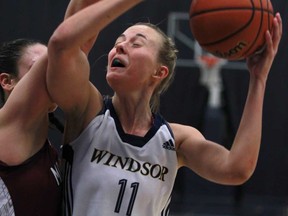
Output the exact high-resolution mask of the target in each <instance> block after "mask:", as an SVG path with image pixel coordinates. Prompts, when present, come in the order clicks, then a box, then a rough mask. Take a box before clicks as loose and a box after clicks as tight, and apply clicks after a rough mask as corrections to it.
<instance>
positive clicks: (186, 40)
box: [0, 0, 288, 216]
mask: <svg viewBox="0 0 288 216" xmlns="http://www.w3.org/2000/svg"><path fill="white" fill-rule="evenodd" d="M239 1H240V0H239ZM68 2H69V1H68V0H37V1H36V0H0V26H1V32H0V42H3V41H6V40H13V39H16V38H23V37H25V38H33V39H40V40H42V41H43V42H45V43H47V41H48V39H49V37H50V36H51V34H52V33H53V31H54V29H55V28H56V27H57V25H58V24H59V23H60V22H61V21H62V19H63V16H64V12H65V9H66V7H67V4H68ZM271 2H272V4H273V6H274V11H275V12H276V11H278V12H280V13H281V15H282V19H283V28H284V32H283V37H282V41H281V44H280V47H279V52H278V54H277V57H276V59H275V61H274V64H273V67H272V71H271V73H270V75H269V79H268V83H267V90H266V95H265V102H264V113H263V137H262V144H261V150H260V156H259V161H258V164H257V168H256V170H255V173H254V175H253V176H252V177H251V179H250V180H249V181H248V182H246V183H245V184H243V185H241V186H236V187H234V186H222V185H217V184H214V183H211V182H208V181H206V180H204V179H202V178H200V177H199V176H197V175H195V174H194V173H193V172H192V171H190V170H187V169H186V168H181V169H180V170H179V173H178V177H177V179H176V183H175V187H174V190H173V197H172V203H171V215H174V216H180V215H206V216H208V215H213V216H214V215H265V216H266V215H267V216H286V215H288V157H287V154H288V112H287V110H288V71H287V66H288V65H287V62H286V61H287V57H288V55H287V54H286V52H287V50H288V47H287V45H288V38H287V30H288V26H287V21H288V13H287V11H288V2H287V0H272V1H271ZM190 4H191V0H170V1H168V0H147V1H145V2H144V3H142V4H140V5H138V6H137V7H135V8H133V9H132V10H131V11H129V12H128V13H126V14H125V15H123V16H121V17H120V18H118V19H117V20H116V21H114V22H113V23H112V24H111V25H110V26H109V27H108V28H107V29H105V30H104V31H103V32H102V33H101V34H100V36H99V39H98V41H97V43H96V44H95V47H94V49H93V51H92V52H91V54H90V56H89V60H90V61H91V65H92V67H91V80H92V82H93V83H95V85H97V86H98V88H99V89H100V90H101V91H102V93H103V94H112V91H111V89H110V88H109V87H108V86H107V84H106V81H105V73H106V71H105V67H106V63H107V54H108V52H109V50H110V49H111V47H112V46H113V44H114V41H115V39H116V37H117V36H118V35H119V34H120V33H121V32H122V31H123V30H124V29H125V28H126V27H128V26H129V25H130V24H133V23H135V22H138V21H148V22H152V23H154V24H157V25H158V26H159V27H160V28H161V29H162V30H163V31H164V32H166V33H167V34H168V35H169V36H171V37H172V38H173V39H174V40H175V43H176V45H177V47H178V49H179V51H180V52H179V60H178V66H177V68H176V76H175V80H174V83H173V84H172V86H171V87H170V89H169V90H168V91H167V92H166V93H165V94H164V95H163V96H162V101H161V108H160V110H161V112H162V114H163V115H164V116H165V117H166V119H167V120H168V121H170V122H178V123H183V124H188V125H191V126H194V127H196V128H198V129H199V130H200V131H201V132H202V133H203V134H204V135H205V136H206V138H207V139H211V140H213V141H216V142H219V143H221V144H222V145H224V146H225V147H227V148H229V147H230V145H231V142H232V140H233V138H234V136H235V132H236V130H237V127H238V124H239V120H240V117H241V113H242V109H243V106H244V101H245V97H246V93H247V86H248V79H249V74H248V72H247V70H246V66H245V63H244V62H241V61H238V62H227V61H222V60H217V59H216V60H215V59H213V57H212V59H211V57H209V55H207V53H205V52H203V51H202V50H201V49H200V48H199V46H197V42H195V40H194V39H193V36H192V34H191V32H190V29H189V21H188V18H189V16H188V13H189V8H190ZM203 56H204V61H203ZM207 56H208V62H210V63H211V62H212V63H211V64H207V63H208V62H206V61H205V59H206V60H207V58H205V57H207ZM201 59H202V60H201ZM214 60H215V61H214ZM79 90H81V89H79ZM56 115H57V116H58V117H59V118H60V119H63V116H62V113H61V111H60V110H57V112H56ZM50 137H51V140H52V142H54V144H55V146H56V147H57V148H59V146H60V144H61V134H60V133H58V132H57V131H56V130H51V131H50Z"/></svg>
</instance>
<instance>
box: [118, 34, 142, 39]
mask: <svg viewBox="0 0 288 216" xmlns="http://www.w3.org/2000/svg"><path fill="white" fill-rule="evenodd" d="M135 37H141V38H144V39H145V40H147V37H146V36H145V35H143V34H141V33H137V34H136V36H135ZM118 38H126V36H125V34H121V35H120V36H119V37H118Z"/></svg>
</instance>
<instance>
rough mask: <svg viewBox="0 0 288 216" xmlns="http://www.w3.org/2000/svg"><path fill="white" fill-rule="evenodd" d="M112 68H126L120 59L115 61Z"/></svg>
mask: <svg viewBox="0 0 288 216" xmlns="http://www.w3.org/2000/svg"><path fill="white" fill-rule="evenodd" d="M111 66H112V67H125V65H124V64H123V63H122V62H121V61H120V60H119V59H118V58H115V59H113V61H112V64H111Z"/></svg>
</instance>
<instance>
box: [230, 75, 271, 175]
mask: <svg viewBox="0 0 288 216" xmlns="http://www.w3.org/2000/svg"><path fill="white" fill-rule="evenodd" d="M265 86H266V80H261V79H256V78H255V77H251V79H250V85H249V90H248V95H247V99H246V104H245V107H244V110H243V114H242V118H241V121H240V124H239V128H238V131H237V134H236V136H235V140H234V143H233V145H232V148H231V152H230V157H229V158H230V159H229V160H230V162H231V164H232V168H233V167H235V170H236V171H237V169H239V170H240V172H242V173H244V178H249V177H250V176H251V175H252V173H253V171H254V170H255V167H256V164H257V160H258V155H259V150H260V144H261V135H262V115H263V102H264V94H265Z"/></svg>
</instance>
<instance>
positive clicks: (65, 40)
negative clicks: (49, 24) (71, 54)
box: [48, 25, 69, 53]
mask: <svg viewBox="0 0 288 216" xmlns="http://www.w3.org/2000/svg"><path fill="white" fill-rule="evenodd" d="M68 48H69V32H68V30H67V29H66V28H65V26H63V25H60V26H59V27H58V28H57V29H56V30H55V31H54V33H53V35H52V36H51V37H50V39H49V42H48V50H50V51H51V50H52V51H57V52H59V51H61V50H65V49H68ZM53 53H55V52H53Z"/></svg>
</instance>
